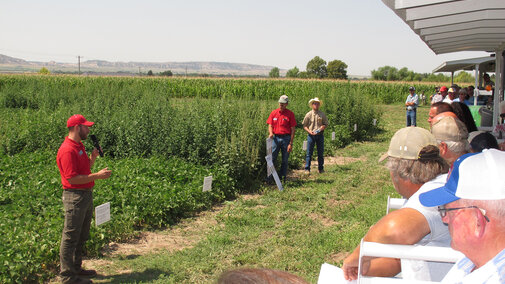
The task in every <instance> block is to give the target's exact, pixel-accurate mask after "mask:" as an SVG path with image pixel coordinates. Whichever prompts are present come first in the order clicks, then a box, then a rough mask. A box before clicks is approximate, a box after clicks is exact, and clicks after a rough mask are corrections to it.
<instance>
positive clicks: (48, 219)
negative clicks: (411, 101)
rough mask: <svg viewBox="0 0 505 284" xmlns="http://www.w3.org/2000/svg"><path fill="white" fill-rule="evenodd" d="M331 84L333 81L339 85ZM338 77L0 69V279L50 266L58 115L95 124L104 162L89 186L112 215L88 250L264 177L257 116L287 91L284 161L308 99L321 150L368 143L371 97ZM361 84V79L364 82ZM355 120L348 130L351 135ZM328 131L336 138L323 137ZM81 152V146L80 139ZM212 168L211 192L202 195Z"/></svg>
mask: <svg viewBox="0 0 505 284" xmlns="http://www.w3.org/2000/svg"><path fill="white" fill-rule="evenodd" d="M335 86H339V87H338V88H337V87H335ZM356 86H358V85H356V84H354V83H347V82H326V81H288V80H223V79H218V80H216V79H161V78H154V79H151V78H149V79H135V78H104V77H91V78H86V77H66V76H0V160H1V163H0V263H2V264H3V265H2V266H0V282H31V281H35V280H40V279H46V278H47V277H49V276H50V275H51V269H54V268H55V267H56V265H57V262H58V250H59V246H58V243H59V239H60V234H61V228H62V225H63V224H62V223H63V222H62V220H63V217H62V214H63V212H62V205H61V184H60V181H59V173H58V170H57V167H56V163H55V156H56V152H57V149H58V147H59V145H60V144H61V142H62V140H63V138H64V137H65V135H66V133H67V129H66V128H65V122H66V119H67V118H68V117H69V116H70V115H72V114H75V113H81V114H83V115H84V116H85V117H86V118H88V119H89V120H91V121H94V122H95V123H96V124H95V125H94V126H93V127H92V128H91V131H92V133H93V134H95V135H97V137H98V138H99V139H100V142H101V145H102V148H103V149H104V152H105V155H106V157H105V158H99V159H98V160H97V165H96V166H95V170H96V169H99V168H101V167H105V166H107V167H109V168H111V169H112V172H113V176H112V177H111V178H110V179H109V180H105V181H99V182H97V187H96V190H95V193H94V194H95V205H98V204H101V203H103V202H111V208H112V209H111V210H112V212H111V213H112V215H113V220H112V221H111V222H108V223H106V224H105V225H103V226H101V227H98V228H96V227H93V229H92V236H91V240H90V241H89V242H88V244H87V249H88V251H89V253H90V254H97V253H98V252H99V249H100V248H101V247H103V246H104V245H105V244H107V243H108V242H110V241H111V240H120V239H123V238H125V237H128V236H131V234H132V232H133V231H134V229H138V228H153V227H163V226H167V225H170V224H173V223H174V222H175V221H176V220H177V219H178V218H180V217H182V216H185V215H187V214H191V212H195V211H198V210H202V209H204V208H208V207H209V206H210V205H211V204H213V203H215V202H220V201H222V200H224V199H226V198H231V197H233V196H234V195H235V194H236V193H237V192H238V191H243V190H254V189H255V188H256V187H257V185H258V184H259V182H260V181H261V180H262V179H263V178H264V177H265V172H266V169H265V161H264V157H265V147H264V144H265V138H266V135H267V127H266V119H267V117H268V115H269V113H270V111H271V110H273V109H274V108H276V107H277V102H276V101H277V99H278V97H279V96H280V95H282V94H288V95H289V96H290V99H291V101H290V104H289V108H290V109H291V110H293V111H294V112H295V116H296V119H297V122H298V124H299V126H298V128H297V135H296V139H295V145H294V152H293V154H292V157H291V158H290V163H291V167H298V166H299V165H300V164H301V162H302V160H303V156H304V152H303V151H302V149H301V148H302V143H303V140H304V139H305V137H306V135H305V134H304V133H303V130H302V129H301V127H300V124H301V121H302V119H303V116H304V115H305V113H306V112H307V111H309V106H308V104H307V103H308V100H309V99H310V98H312V97H316V96H317V97H319V98H321V99H322V100H323V101H324V104H323V107H322V110H323V111H324V112H325V113H326V114H327V116H328V119H329V122H330V127H329V128H328V130H327V131H325V135H326V139H327V143H326V145H325V150H327V152H331V151H332V150H333V149H335V148H337V147H342V146H344V145H346V144H347V143H349V142H350V141H352V140H363V139H368V138H371V137H372V136H373V135H374V134H375V132H376V131H377V130H378V128H377V127H376V126H374V125H373V123H372V122H373V120H374V119H378V121H379V122H378V123H379V124H380V113H379V112H378V111H377V109H376V106H375V104H376V102H377V100H376V99H374V98H373V97H370V96H371V95H364V94H362V89H364V88H365V86H364V85H363V86H361V87H360V88H358V89H355V87H356ZM371 86H372V85H370V86H367V88H371ZM354 124H357V126H358V129H357V131H354ZM331 132H335V133H336V140H333V141H332V140H331ZM85 145H86V147H87V149H88V150H91V143H89V142H88V141H85ZM207 175H213V177H214V182H213V190H212V191H211V192H210V193H209V192H207V193H203V192H202V190H201V189H202V181H203V177H204V176H207Z"/></svg>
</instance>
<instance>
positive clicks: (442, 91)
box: [440, 86, 447, 98]
mask: <svg viewBox="0 0 505 284" xmlns="http://www.w3.org/2000/svg"><path fill="white" fill-rule="evenodd" d="M440 94H441V95H442V96H443V97H444V98H445V96H447V87H446V86H442V87H440Z"/></svg>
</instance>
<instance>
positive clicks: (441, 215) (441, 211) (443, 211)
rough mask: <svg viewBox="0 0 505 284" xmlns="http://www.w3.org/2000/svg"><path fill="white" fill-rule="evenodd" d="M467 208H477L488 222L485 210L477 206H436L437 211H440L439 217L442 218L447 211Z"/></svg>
mask: <svg viewBox="0 0 505 284" xmlns="http://www.w3.org/2000/svg"><path fill="white" fill-rule="evenodd" d="M468 208H476V209H479V210H480V212H481V213H482V216H484V219H486V221H488V222H489V218H488V217H487V216H486V210H484V209H482V208H479V207H477V206H467V207H456V208H445V207H444V206H438V213H440V217H442V218H444V217H445V216H446V215H447V212H449V211H454V210H461V209H468Z"/></svg>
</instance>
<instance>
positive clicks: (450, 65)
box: [433, 56, 495, 87]
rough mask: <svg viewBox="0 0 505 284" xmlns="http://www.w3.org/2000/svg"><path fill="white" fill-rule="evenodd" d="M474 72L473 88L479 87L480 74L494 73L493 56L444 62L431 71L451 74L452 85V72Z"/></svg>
mask: <svg viewBox="0 0 505 284" xmlns="http://www.w3.org/2000/svg"><path fill="white" fill-rule="evenodd" d="M460 70H463V71H472V70H474V71H475V87H477V86H480V85H481V84H480V83H481V82H482V72H493V73H494V72H495V58H494V56H486V57H477V58H469V59H460V60H452V61H446V62H444V63H442V64H441V65H440V66H438V67H437V68H435V69H434V70H433V73H437V72H451V84H452V83H454V72H456V71H460Z"/></svg>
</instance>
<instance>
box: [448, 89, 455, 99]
mask: <svg viewBox="0 0 505 284" xmlns="http://www.w3.org/2000/svg"><path fill="white" fill-rule="evenodd" d="M447 95H448V96H449V98H450V99H451V100H454V99H455V98H456V88H450V89H449V90H448V91H447Z"/></svg>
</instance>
